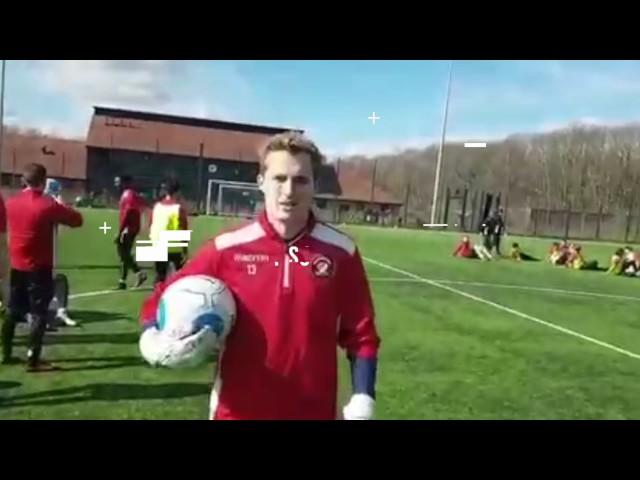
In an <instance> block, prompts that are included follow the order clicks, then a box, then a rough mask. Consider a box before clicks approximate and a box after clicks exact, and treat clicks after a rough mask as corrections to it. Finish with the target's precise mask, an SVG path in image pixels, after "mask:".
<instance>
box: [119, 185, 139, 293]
mask: <svg viewBox="0 0 640 480" xmlns="http://www.w3.org/2000/svg"><path fill="white" fill-rule="evenodd" d="M115 186H116V187H117V188H118V189H119V190H120V192H121V193H122V195H121V196H120V227H119V229H118V235H117V236H116V238H115V240H114V241H115V244H116V245H117V247H118V256H119V257H120V280H119V282H118V289H119V290H125V289H126V288H127V275H128V274H129V270H132V271H133V272H134V273H135V274H136V283H135V284H134V286H133V287H134V288H138V287H139V286H140V285H142V284H143V283H144V282H145V281H146V280H147V274H146V273H144V272H143V271H142V270H140V267H139V266H138V264H137V263H136V261H135V260H134V258H133V255H132V254H131V249H132V248H133V244H134V242H135V239H136V236H137V235H138V233H140V223H141V219H140V217H141V216H142V210H143V209H144V208H145V207H146V205H145V202H144V200H143V199H142V197H140V195H139V194H138V192H136V191H135V189H134V188H133V181H132V178H131V177H130V176H129V175H122V176H121V177H116V180H115Z"/></svg>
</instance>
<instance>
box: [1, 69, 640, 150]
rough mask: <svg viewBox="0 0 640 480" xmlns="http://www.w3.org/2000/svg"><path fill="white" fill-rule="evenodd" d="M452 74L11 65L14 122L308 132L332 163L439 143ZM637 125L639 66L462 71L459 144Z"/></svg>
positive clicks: (63, 131) (78, 128)
mask: <svg viewBox="0 0 640 480" xmlns="http://www.w3.org/2000/svg"><path fill="white" fill-rule="evenodd" d="M447 70H448V62H446V61H168V60H167V61H165V60H91V61H81V60H67V61H51V60H43V61H35V60H29V61H16V60H10V61H8V64H7V84H6V98H5V121H6V123H8V124H12V125H20V126H23V127H34V128H40V129H43V130H44V131H45V132H48V133H55V134H60V135H80V136H83V135H85V134H86V129H87V127H88V122H89V118H90V116H91V112H92V109H91V106H92V105H104V106H113V107H122V108H133V109H140V110H148V111H160V112H167V113H174V114H178V115H189V116H198V117H207V118H217V119H221V120H231V121H241V122H249V123H261V124H268V125H274V126H289V127H296V128H303V129H305V130H306V131H307V132H308V133H309V135H310V136H311V137H312V138H313V139H314V140H316V141H317V142H318V144H319V145H320V147H321V148H322V149H323V151H325V152H326V153H327V154H329V155H330V156H336V155H345V154H357V153H361V154H367V155H371V154H376V153H386V152H392V151H396V150H399V149H402V148H407V147H417V148H420V147H424V146H427V145H429V144H431V143H433V142H435V141H437V139H438V138H439V135H440V128H441V122H442V113H443V112H442V111H443V103H444V96H445V87H446V79H447ZM372 112H376V115H377V116H379V117H381V119H380V120H379V121H377V122H376V124H375V125H372V123H371V121H369V120H368V119H367V117H369V116H370V115H371V114H372ZM636 121H640V62H638V61H558V60H549V61H520V60H514V61H462V60H457V61H455V62H454V64H453V84H452V93H451V104H450V113H449V122H448V129H447V138H448V139H452V140H467V141H474V140H475V141H489V142H490V141H491V140H496V139H500V138H504V137H505V136H507V135H510V134H513V133H533V132H543V131H549V130H552V129H555V128H560V127H563V126H566V125H568V124H570V123H573V122H583V123H591V124H607V125H619V124H624V123H628V122H636Z"/></svg>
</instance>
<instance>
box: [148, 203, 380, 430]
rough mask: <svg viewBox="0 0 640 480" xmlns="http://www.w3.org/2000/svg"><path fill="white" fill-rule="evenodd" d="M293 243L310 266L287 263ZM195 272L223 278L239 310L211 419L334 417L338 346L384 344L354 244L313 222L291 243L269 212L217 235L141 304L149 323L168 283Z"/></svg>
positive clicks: (352, 349) (353, 349) (364, 348)
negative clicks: (271, 219) (277, 230)
mask: <svg viewBox="0 0 640 480" xmlns="http://www.w3.org/2000/svg"><path fill="white" fill-rule="evenodd" d="M292 245H295V246H297V247H298V249H299V251H298V253H297V256H298V259H299V261H300V262H309V264H308V265H307V266H303V264H302V263H295V262H291V263H290V262H289V259H290V256H289V253H288V252H289V247H290V246H292ZM276 262H277V265H276ZM193 274H206V275H211V276H213V277H217V278H219V279H221V280H223V281H224V282H225V283H226V284H227V285H228V286H229V288H230V289H231V290H232V292H233V293H234V296H235V299H236V303H237V308H238V315H237V318H236V324H235V326H234V328H233V330H232V332H231V334H230V335H229V337H228V338H227V340H226V343H225V346H224V349H223V351H222V352H221V354H220V359H219V366H218V371H217V374H216V380H215V384H214V390H213V392H212V395H211V417H212V418H215V419H335V418H336V417H337V402H336V400H337V399H336V397H337V346H340V347H342V348H343V349H345V350H347V351H348V352H349V353H351V354H353V355H356V356H360V357H365V358H372V357H376V356H377V351H378V347H379V345H380V340H379V337H378V335H377V332H376V327H375V323H374V310H373V303H372V300H371V294H370V290H369V284H368V281H367V279H366V276H365V271H364V267H363V265H362V260H361V258H360V254H359V252H358V250H357V248H356V246H355V244H354V242H353V241H352V240H351V239H350V238H349V237H347V236H346V235H345V234H343V233H341V232H339V231H337V230H335V229H333V228H332V227H329V226H327V225H325V224H322V223H318V222H316V221H315V219H314V217H313V216H312V215H311V216H310V218H309V222H308V224H307V227H306V228H305V230H304V231H303V232H301V234H300V235H299V236H298V237H297V238H295V239H294V240H292V241H290V242H286V241H284V240H282V239H281V238H280V237H279V235H278V234H277V233H276V232H275V231H274V230H273V228H272V226H271V224H270V223H269V222H268V220H267V218H266V214H264V213H262V214H261V215H260V217H259V218H258V220H256V221H254V222H252V223H250V224H248V225H246V226H243V227H241V228H238V229H236V230H234V231H231V232H228V233H223V234H221V235H218V236H217V237H215V238H214V239H213V240H212V241H210V242H208V243H207V244H206V245H205V246H204V247H202V248H201V250H200V251H199V252H198V254H197V255H196V256H195V257H194V258H193V259H192V260H191V261H189V262H188V263H187V265H185V267H183V269H182V270H180V271H179V272H178V273H177V274H176V275H174V276H172V277H171V278H170V279H168V280H167V282H165V284H162V285H159V286H158V287H157V288H156V290H155V291H154V293H153V294H152V295H151V297H150V298H148V299H147V301H146V302H145V303H144V306H143V308H142V321H143V323H148V322H151V321H153V320H154V319H155V314H156V309H157V306H158V301H159V298H160V296H161V295H162V292H163V290H164V289H165V288H166V286H167V285H168V284H170V283H172V282H173V281H175V280H177V279H179V278H181V277H184V276H186V275H193Z"/></svg>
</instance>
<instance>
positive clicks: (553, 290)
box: [369, 277, 640, 302]
mask: <svg viewBox="0 0 640 480" xmlns="http://www.w3.org/2000/svg"><path fill="white" fill-rule="evenodd" d="M369 280H371V281H372V282H409V283H422V282H421V281H420V280H416V279H413V278H398V277H370V278H369ZM433 281H434V282H438V283H444V284H449V285H469V286H472V287H495V288H510V289H514V290H530V291H533V292H549V293H560V294H564V295H584V296H588V297H598V298H611V299H614V300H631V301H634V302H640V297H629V296H626V295H615V294H613V293H596V292H583V291H580V290H563V289H556V288H545V287H531V286H528V285H505V284H501V283H483V282H462V281H457V280H433Z"/></svg>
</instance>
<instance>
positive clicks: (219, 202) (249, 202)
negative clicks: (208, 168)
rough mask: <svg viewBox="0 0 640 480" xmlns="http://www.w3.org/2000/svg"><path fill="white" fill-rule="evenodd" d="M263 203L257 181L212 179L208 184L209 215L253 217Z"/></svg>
mask: <svg viewBox="0 0 640 480" xmlns="http://www.w3.org/2000/svg"><path fill="white" fill-rule="evenodd" d="M262 203H263V200H262V192H261V191H260V190H259V189H258V185H256V184H255V183H248V182H232V181H228V180H213V179H210V180H209V183H208V185H207V215H230V216H242V217H253V216H255V215H256V214H257V212H258V211H259V210H260V209H261V208H262Z"/></svg>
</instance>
